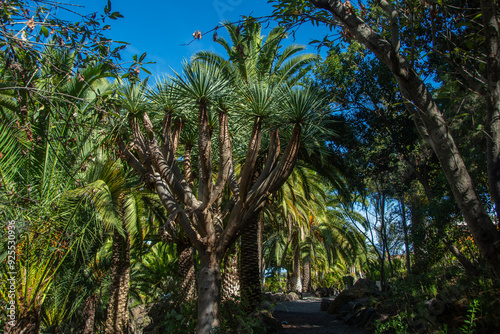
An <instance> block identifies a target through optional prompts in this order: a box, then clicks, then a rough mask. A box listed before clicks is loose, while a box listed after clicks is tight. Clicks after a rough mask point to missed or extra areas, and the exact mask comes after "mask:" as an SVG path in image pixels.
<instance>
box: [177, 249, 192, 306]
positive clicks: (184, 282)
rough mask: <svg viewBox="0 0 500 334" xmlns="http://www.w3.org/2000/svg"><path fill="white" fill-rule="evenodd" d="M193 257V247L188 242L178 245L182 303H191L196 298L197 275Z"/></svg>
mask: <svg viewBox="0 0 500 334" xmlns="http://www.w3.org/2000/svg"><path fill="white" fill-rule="evenodd" d="M193 255H194V250H193V247H192V246H191V245H190V244H189V242H188V241H186V242H183V241H180V242H178V243H177V256H178V258H179V261H178V267H177V273H178V275H179V279H180V293H181V298H180V300H181V302H184V301H189V300H192V299H194V298H195V297H196V275H195V271H194V261H193Z"/></svg>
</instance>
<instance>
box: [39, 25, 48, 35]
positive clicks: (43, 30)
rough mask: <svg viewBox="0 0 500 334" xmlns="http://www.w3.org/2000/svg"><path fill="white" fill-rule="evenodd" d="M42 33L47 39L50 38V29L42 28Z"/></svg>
mask: <svg viewBox="0 0 500 334" xmlns="http://www.w3.org/2000/svg"><path fill="white" fill-rule="evenodd" d="M40 32H41V33H42V34H43V35H44V36H45V37H48V36H49V29H47V27H45V26H42V27H41V28H40Z"/></svg>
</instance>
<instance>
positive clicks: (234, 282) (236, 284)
mask: <svg viewBox="0 0 500 334" xmlns="http://www.w3.org/2000/svg"><path fill="white" fill-rule="evenodd" d="M238 253H239V252H238V247H237V245H236V244H235V245H233V246H232V247H231V248H230V249H229V250H228V251H227V253H226V257H225V259H224V272H223V273H222V301H225V300H227V299H231V300H234V299H235V297H239V296H240V275H239V270H238Z"/></svg>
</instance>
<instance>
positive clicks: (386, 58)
mask: <svg viewBox="0 0 500 334" xmlns="http://www.w3.org/2000/svg"><path fill="white" fill-rule="evenodd" d="M312 3H313V4H314V5H315V6H316V7H318V8H323V9H326V10H328V11H330V12H331V13H332V14H333V15H334V16H335V17H336V18H337V19H338V20H339V21H340V23H341V24H342V25H343V26H344V27H345V28H346V29H348V30H349V32H350V33H351V34H352V35H353V36H354V38H355V39H357V40H358V41H359V42H360V43H362V44H364V45H365V46H366V47H368V48H369V49H370V50H371V51H373V53H374V54H375V55H376V56H377V57H378V58H379V59H380V60H381V61H382V62H384V63H385V64H386V65H387V66H388V67H389V69H390V70H391V71H392V73H393V74H394V76H395V77H396V80H397V82H398V86H399V88H400V90H401V93H402V95H403V97H404V98H405V99H406V100H408V101H411V102H412V103H413V104H412V105H410V104H408V103H407V104H406V105H407V107H408V108H409V110H411V111H412V116H413V119H414V122H415V125H416V126H417V129H418V131H419V133H420V135H421V136H422V137H423V138H424V139H425V140H426V141H427V142H428V143H429V144H430V146H431V147H432V149H433V150H434V152H435V153H436V156H437V157H438V159H439V162H440V164H441V167H442V169H443V171H444V174H445V175H446V179H447V180H448V184H449V185H450V187H451V189H452V192H453V196H454V198H455V200H456V202H457V204H458V207H459V208H460V211H461V212H462V215H463V216H464V219H465V221H466V222H467V226H468V227H469V230H470V231H471V233H472V236H473V237H474V242H475V243H476V245H477V246H478V249H479V251H480V253H481V255H482V256H483V257H484V258H485V259H486V261H487V262H488V264H489V265H490V266H491V268H492V270H493V271H494V273H495V275H496V276H497V278H498V279H500V242H498V241H499V240H500V232H499V231H498V229H497V228H496V226H495V225H494V224H493V222H492V220H491V218H490V217H489V215H488V212H487V211H486V209H485V208H484V206H483V204H482V202H481V200H480V198H479V196H478V194H477V193H476V190H475V186H474V183H473V181H472V178H471V176H470V174H469V172H468V170H467V167H466V166H465V163H464V161H463V159H462V156H461V154H460V152H459V150H458V148H457V146H456V144H455V141H454V139H453V137H452V135H451V133H450V131H449V128H448V126H447V123H446V120H445V119H444V117H443V115H442V114H441V112H440V110H439V108H438V105H437V104H436V102H435V101H434V99H433V98H432V95H431V93H430V92H429V90H428V89H427V86H426V85H425V83H424V82H423V81H422V79H421V78H420V77H419V76H418V75H417V73H416V72H415V70H414V68H413V67H412V66H411V64H410V63H409V62H408V61H407V60H406V59H405V58H403V57H402V55H401V53H400V52H399V49H398V45H393V44H394V43H393V44H391V43H390V42H389V41H387V40H385V39H384V38H383V37H382V36H381V35H379V34H377V33H376V32H375V31H374V30H372V29H371V28H370V27H369V26H368V25H367V24H366V23H365V22H364V21H362V20H361V19H360V18H359V17H357V16H356V15H355V14H354V13H353V12H352V11H351V10H350V9H349V8H348V7H347V6H346V5H344V4H343V3H342V2H341V1H338V0H320V1H318V0H316V1H314V0H313V1H312ZM483 3H485V4H486V3H489V5H488V6H490V7H491V8H495V5H494V4H493V3H492V2H489V1H488V2H486V1H483V2H482V7H483V10H484V7H485V5H483ZM491 8H490V9H489V11H490V12H491V13H496V11H495V10H494V9H493V10H492V9H491ZM491 13H490V14H491ZM490 16H491V15H490ZM492 19H495V20H496V18H495V15H493V18H492ZM393 37H394V38H397V36H393ZM496 38H497V39H498V33H497V34H496ZM396 44H397V43H396ZM495 117H497V114H495ZM488 128H490V126H489V125H488ZM490 182H493V180H492V181H490Z"/></svg>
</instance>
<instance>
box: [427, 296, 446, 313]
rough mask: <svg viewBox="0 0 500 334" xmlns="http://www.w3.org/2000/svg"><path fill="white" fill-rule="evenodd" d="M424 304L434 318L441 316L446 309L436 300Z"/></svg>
mask: <svg viewBox="0 0 500 334" xmlns="http://www.w3.org/2000/svg"><path fill="white" fill-rule="evenodd" d="M425 304H426V305H427V307H428V308H429V312H430V313H431V314H432V315H435V316H437V315H441V314H443V313H444V311H445V309H446V305H445V304H444V303H443V302H442V301H441V300H439V299H436V298H432V299H431V300H428V301H426V302H425Z"/></svg>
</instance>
